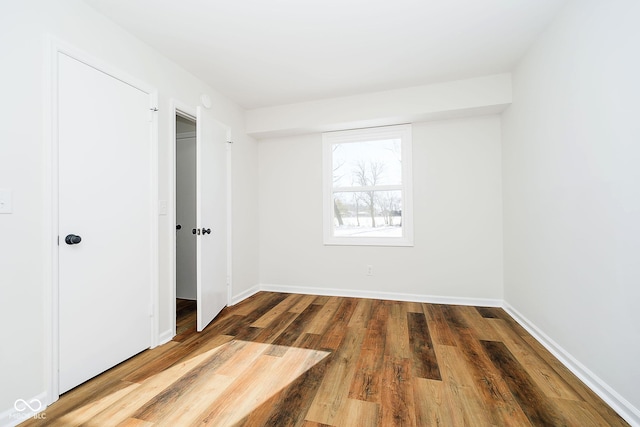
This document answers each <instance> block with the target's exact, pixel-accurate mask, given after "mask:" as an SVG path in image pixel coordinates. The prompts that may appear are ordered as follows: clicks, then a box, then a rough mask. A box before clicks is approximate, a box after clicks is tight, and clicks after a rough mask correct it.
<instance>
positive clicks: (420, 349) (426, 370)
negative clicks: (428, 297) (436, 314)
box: [407, 313, 442, 380]
mask: <svg viewBox="0 0 640 427" xmlns="http://www.w3.org/2000/svg"><path fill="white" fill-rule="evenodd" d="M407 323H408V325H409V326H408V327H409V343H410V344H411V355H412V362H413V363H412V365H413V373H414V376H416V377H419V378H426V379H430V380H440V379H442V378H441V377H440V369H439V368H438V360H437V358H436V353H435V351H434V350H433V343H432V342H431V336H430V335H429V328H428V327H427V319H426V317H425V316H424V313H407Z"/></svg>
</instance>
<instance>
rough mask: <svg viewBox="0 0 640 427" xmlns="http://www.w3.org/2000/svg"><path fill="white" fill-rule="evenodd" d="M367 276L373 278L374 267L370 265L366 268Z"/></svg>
mask: <svg viewBox="0 0 640 427" xmlns="http://www.w3.org/2000/svg"><path fill="white" fill-rule="evenodd" d="M365 274H366V275H367V276H373V265H371V264H368V265H367V268H366V273H365Z"/></svg>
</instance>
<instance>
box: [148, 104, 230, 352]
mask: <svg viewBox="0 0 640 427" xmlns="http://www.w3.org/2000/svg"><path fill="white" fill-rule="evenodd" d="M169 105H170V107H169V114H170V123H169V126H170V129H171V133H170V136H169V138H170V144H169V161H168V163H169V165H168V171H169V192H168V194H169V200H168V203H167V204H168V207H169V209H168V220H167V233H168V235H169V277H170V279H169V280H170V282H171V283H170V288H171V289H170V291H169V301H168V302H167V303H168V304H169V306H170V307H171V310H170V313H171V321H170V324H169V325H170V326H169V328H170V329H169V330H168V331H164V332H161V333H160V337H161V338H160V342H159V344H163V343H165V342H168V341H170V340H171V338H173V337H174V336H176V303H175V301H176V228H175V224H176V137H177V134H176V115H180V116H184V117H186V118H188V119H190V120H193V121H195V120H196V106H192V105H188V104H186V103H184V102H181V101H179V100H177V99H175V98H172V99H171V100H170V102H169ZM223 126H224V127H225V128H227V141H231V128H230V127H229V126H227V125H225V124H223ZM231 145H232V144H227V151H226V152H227V159H226V167H227V200H226V203H227V305H230V304H231V295H232V286H233V282H232V270H231V267H232V265H233V264H232V260H231V258H232V253H233V252H232V240H231V212H232V207H231V200H232V199H231Z"/></svg>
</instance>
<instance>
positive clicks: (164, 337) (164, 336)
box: [158, 329, 174, 345]
mask: <svg viewBox="0 0 640 427" xmlns="http://www.w3.org/2000/svg"><path fill="white" fill-rule="evenodd" d="M173 337H174V335H173V331H172V330H170V329H169V330H166V331H164V332H162V333H161V334H160V335H159V336H158V345H162V344H166V343H168V342H169V341H171V339H172V338H173Z"/></svg>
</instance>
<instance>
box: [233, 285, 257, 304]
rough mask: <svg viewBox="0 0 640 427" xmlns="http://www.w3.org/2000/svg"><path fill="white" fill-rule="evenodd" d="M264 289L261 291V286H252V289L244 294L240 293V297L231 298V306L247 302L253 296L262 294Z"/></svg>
mask: <svg viewBox="0 0 640 427" xmlns="http://www.w3.org/2000/svg"><path fill="white" fill-rule="evenodd" d="M261 290H262V289H260V285H255V286H252V287H251V288H249V289H247V290H246V291H244V292H241V293H239V294H238V295H233V296H232V297H231V300H230V301H229V305H230V306H232V305H236V304H238V303H239V302H242V301H244V300H246V299H247V298H249V297H250V296H252V295H255V294H257V293H258V292H260V291H261Z"/></svg>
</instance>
